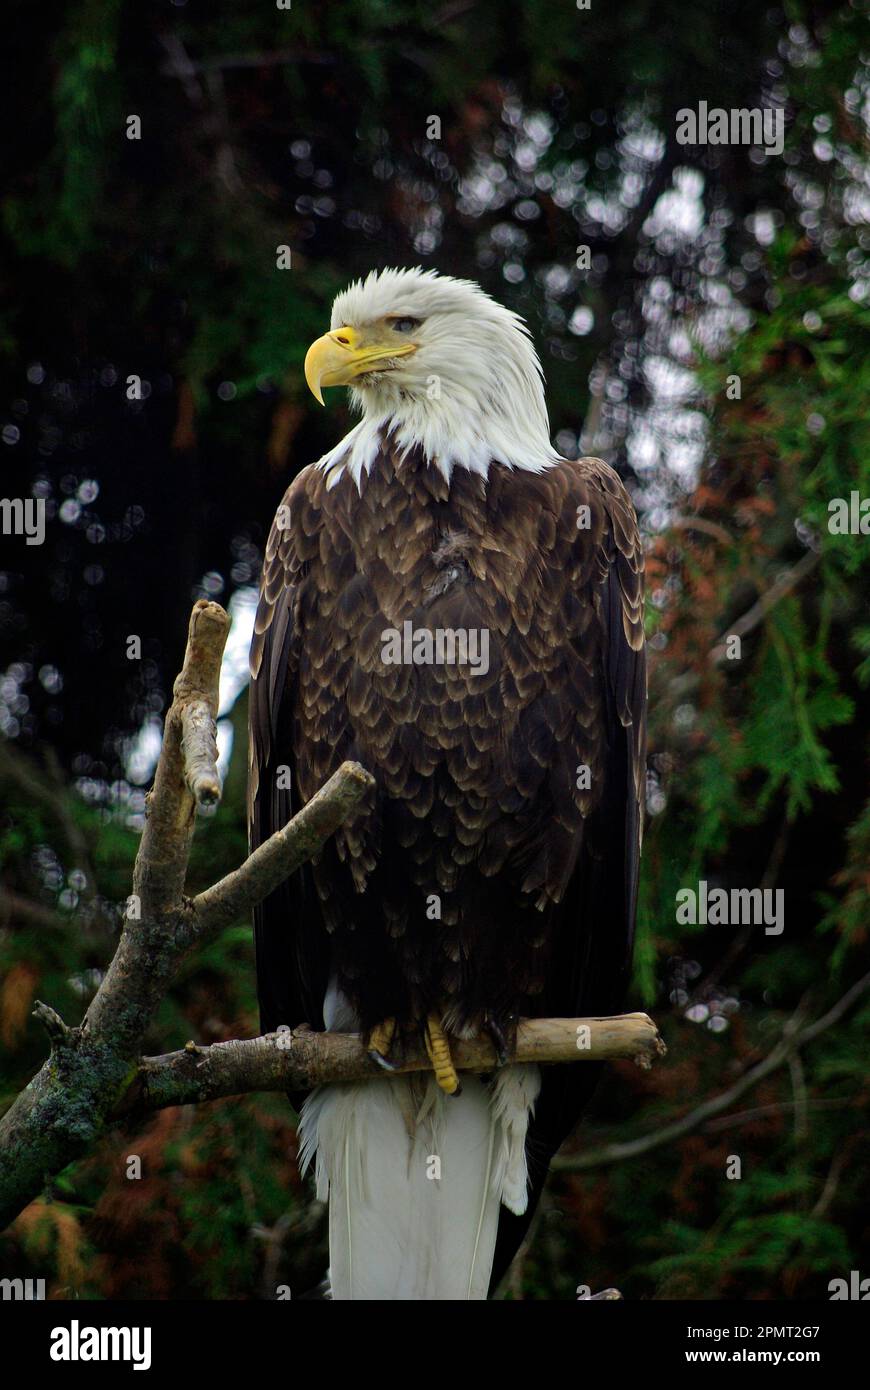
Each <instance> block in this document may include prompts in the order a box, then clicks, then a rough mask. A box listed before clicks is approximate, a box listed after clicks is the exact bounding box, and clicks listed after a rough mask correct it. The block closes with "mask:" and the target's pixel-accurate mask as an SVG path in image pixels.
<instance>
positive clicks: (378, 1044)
mask: <svg viewBox="0 0 870 1390" xmlns="http://www.w3.org/2000/svg"><path fill="white" fill-rule="evenodd" d="M395 1037H396V1020H395V1019H394V1018H385V1019H384V1021H383V1023H376V1024H375V1026H374V1028H373V1029H372V1031H371V1033H370V1034H369V1045H368V1054H369V1056H370V1057H371V1059H372V1061H373V1062H377V1064H378V1066H379V1067H383V1069H384V1071H395V1070H396V1066H397V1064H396V1063H395V1062H391V1061H390V1049H391V1048H392V1046H393V1043H394V1041H395Z"/></svg>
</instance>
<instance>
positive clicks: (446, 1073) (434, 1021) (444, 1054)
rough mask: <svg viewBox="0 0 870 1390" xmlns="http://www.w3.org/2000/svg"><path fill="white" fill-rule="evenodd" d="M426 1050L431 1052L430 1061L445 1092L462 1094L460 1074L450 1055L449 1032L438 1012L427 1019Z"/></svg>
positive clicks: (456, 1094) (455, 1094)
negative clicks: (445, 1029)
mask: <svg viewBox="0 0 870 1390" xmlns="http://www.w3.org/2000/svg"><path fill="white" fill-rule="evenodd" d="M426 1051H427V1053H428V1054H429V1061H430V1062H431V1063H432V1070H433V1071H434V1073H435V1080H436V1081H437V1082H438V1085H439V1086H440V1087H441V1090H442V1091H443V1092H444V1094H445V1095H448V1096H460V1095H462V1087H461V1086H460V1084H459V1074H458V1072H457V1070H456V1068H455V1066H454V1065H453V1058H452V1057H451V1055H450V1043H449V1042H448V1041H447V1034H446V1033H445V1032H444V1029H443V1028H442V1027H441V1023H440V1020H439V1018H438V1015H437V1014H430V1015H429V1017H428V1019H427V1020H426Z"/></svg>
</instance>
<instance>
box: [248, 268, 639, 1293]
mask: <svg viewBox="0 0 870 1390" xmlns="http://www.w3.org/2000/svg"><path fill="white" fill-rule="evenodd" d="M305 376H306V380H307V382H308V385H309V387H310V388H311V390H312V391H313V393H314V395H315V396H316V397H317V399H318V400H319V401H320V402H321V403H322V401H323V396H322V392H323V389H324V388H325V387H330V386H348V387H350V396H351V400H352V403H353V405H354V406H355V407H356V409H357V410H358V411H359V412H360V414H361V419H360V420H359V422H358V423H357V424H356V425H355V427H354V428H353V429H351V431H350V433H349V434H347V435H346V436H345V438H344V439H342V440H341V442H340V443H339V444H337V445H336V446H335V447H334V448H333V449H331V450H330V451H329V453H327V454H325V455H324V457H323V458H321V459H320V460H319V461H318V462H317V463H314V464H312V465H310V466H309V467H307V468H305V469H303V471H302V472H301V473H300V474H299V475H298V476H297V477H296V478H295V479H294V481H293V482H292V483H291V485H290V487H289V488H288V489H287V492H286V493H285V495H284V499H283V501H282V503H281V506H280V507H279V509H278V513H277V516H276V518H275V521H274V524H273V526H272V529H271V532H270V534H269V539H268V543H267V546H266V555H265V562H264V567H263V576H262V587H261V592H260V600H259V607H258V609H257V615H256V623H255V633H254V638H253V643H252V648H251V677H252V684H251V695H250V753H251V765H250V783H249V827H250V840H251V846H252V848H255V847H256V846H257V845H259V844H261V843H262V842H263V841H264V840H265V839H267V838H268V836H269V835H270V834H272V833H273V832H274V831H275V830H277V829H279V828H280V827H281V826H283V825H284V824H285V823H286V822H287V821H288V820H289V818H290V817H291V816H293V815H294V814H296V812H298V810H299V809H300V808H301V807H302V806H304V805H305V803H306V802H307V801H308V800H309V799H310V798H311V797H312V796H313V794H314V793H315V792H316V791H317V790H318V788H319V787H320V786H322V784H323V783H324V782H325V781H326V780H327V778H328V777H329V776H330V774H331V773H332V772H334V771H335V769H336V768H337V767H338V766H339V764H340V763H341V762H343V761H344V760H345V759H347V758H351V759H356V760H357V761H359V762H360V763H362V764H363V766H364V767H365V768H367V769H368V770H369V771H370V772H371V773H372V774H373V776H374V778H375V782H376V786H375V789H374V791H373V792H372V793H371V795H370V797H369V799H368V801H366V802H364V803H363V804H361V805H360V807H359V809H358V811H357V812H356V813H355V814H354V815H353V817H352V819H351V820H350V821H349V822H348V823H347V824H345V825H344V826H343V828H342V829H341V830H340V831H339V832H338V833H337V834H336V835H335V836H334V838H333V839H332V840H331V841H330V842H329V843H328V844H327V845H326V846H325V848H324V849H323V850H322V851H321V852H320V854H319V855H318V856H317V858H316V859H315V860H314V861H312V863H310V864H309V865H307V866H306V867H305V868H304V869H303V870H302V872H301V873H300V874H299V875H298V876H297V877H296V878H294V879H293V881H292V882H291V883H290V884H289V885H287V886H285V887H284V888H282V889H281V890H279V891H278V892H276V893H274V894H273V895H272V897H271V898H269V899H268V900H267V901H266V902H265V903H264V905H263V906H262V907H261V908H260V909H259V910H258V911H257V913H256V920H255V941H256V959H257V980H258V993H259V1000H260V1008H261V1017H262V1026H263V1030H264V1031H272V1030H275V1029H276V1028H278V1027H279V1026H280V1025H282V1024H283V1025H289V1026H291V1027H292V1026H295V1025H297V1024H299V1023H300V1022H302V1021H307V1022H308V1023H309V1024H310V1025H311V1026H312V1027H313V1028H315V1029H330V1030H337V1031H348V1030H350V1031H359V1032H361V1033H362V1034H363V1035H364V1036H365V1038H366V1040H367V1045H368V1047H369V1049H370V1052H371V1055H372V1056H373V1058H374V1059H375V1060H376V1061H377V1062H378V1063H379V1064H380V1065H381V1066H382V1067H383V1068H384V1076H383V1078H375V1079H373V1080H372V1081H369V1082H364V1083H359V1084H341V1085H338V1084H336V1085H329V1086H324V1087H321V1088H320V1089H319V1090H316V1091H314V1092H312V1093H311V1094H309V1095H308V1096H307V1097H305V1098H301V1097H298V1098H295V1100H296V1103H297V1104H298V1105H301V1120H300V1136H301V1154H302V1158H303V1162H304V1163H305V1164H308V1163H313V1165H314V1168H315V1172H316V1186H317V1195H318V1197H320V1198H321V1199H322V1200H328V1201H329V1241H330V1280H331V1294H332V1297H333V1298H336V1299H434V1300H438V1299H484V1298H486V1297H487V1296H488V1293H489V1292H490V1291H492V1290H494V1289H495V1287H496V1285H497V1284H498V1281H499V1280H500V1278H501V1277H502V1275H503V1274H504V1272H505V1270H506V1269H507V1266H508V1265H509V1263H510V1261H511V1259H512V1258H513V1255H514V1254H515V1252H516V1250H517V1248H518V1246H519V1244H520V1242H521V1240H522V1239H523V1236H524V1234H525V1232H526V1230H527V1227H528V1224H529V1221H530V1219H531V1216H532V1213H533V1211H534V1209H535V1206H536V1203H537V1201H538V1198H539V1197H540V1194H541V1189H542V1187H543V1183H544V1180H545V1178H546V1174H547V1169H548V1165H549V1163H550V1160H551V1158H552V1156H553V1154H554V1153H555V1152H556V1150H557V1149H558V1148H559V1146H560V1144H561V1143H562V1141H563V1140H564V1139H565V1138H566V1136H567V1135H568V1133H569V1132H570V1130H571V1129H572V1127H573V1125H574V1123H575V1120H576V1119H577V1117H578V1115H579V1114H580V1112H581V1111H582V1109H583V1107H584V1105H585V1103H586V1102H587V1101H588V1099H589V1097H590V1095H591V1092H592V1090H593V1089H594V1086H595V1083H596V1080H597V1073H598V1070H599V1068H598V1066H597V1065H596V1064H594V1063H585V1064H579V1065H574V1066H561V1067H558V1066H553V1067H549V1068H546V1067H545V1068H542V1069H539V1068H538V1067H535V1066H528V1065H504V1063H506V1061H507V1058H508V1057H509V1053H510V1044H511V1038H512V1032H513V1030H514V1026H515V1022H516V1019H517V1018H518V1017H521V1016H536V1017H547V1016H563V1017H571V1016H577V1015H589V1014H607V1013H613V1012H616V1011H617V1010H618V1009H619V1008H620V1007H621V1006H622V1000H623V993H624V989H625V986H626V980H627V972H628V970H629V966H630V957H631V944H632V936H633V929H634V918H635V898H636V888H637V874H638V858H639V853H640V841H641V804H642V795H643V791H644V778H645V751H644V743H645V703H646V674H645V656H644V637H643V621H642V602H643V555H642V550H641V544H640V539H639V535H638V528H637V521H636V517H635V514H634V509H633V507H632V504H631V501H630V499H629V497H628V495H627V493H626V491H625V489H624V487H623V485H622V483H621V482H620V480H619V478H618V476H617V474H616V473H615V472H614V471H613V470H612V469H611V468H609V467H608V466H607V464H605V463H603V462H602V461H601V460H600V459H593V458H582V459H578V460H574V461H569V460H566V459H562V458H560V457H559V455H558V454H557V453H556V452H555V451H554V449H553V448H552V447H551V444H550V439H549V423H548V417H547V410H546V404H545V399H544V389H543V383H542V375H541V369H540V364H539V362H538V359H537V357H536V354H535V351H534V348H533V346H532V343H531V340H530V337H529V334H528V331H527V329H526V327H525V325H524V323H523V321H522V319H520V318H519V317H518V316H517V315H516V314H514V313H512V312H510V311H509V310H508V309H506V308H504V307H503V306H502V305H500V304H498V303H497V302H495V301H494V300H493V299H491V298H490V297H489V296H488V295H486V294H485V293H484V292H483V291H482V290H481V289H480V288H479V287H478V286H477V285H475V284H473V283H471V282H469V281H464V280H456V279H452V278H448V277H446V276H442V275H437V274H435V273H434V272H432V271H425V272H424V271H422V270H419V269H416V270H384V271H382V272H380V273H374V274H372V275H370V276H369V277H368V278H367V279H366V280H365V281H364V282H357V283H355V284H353V285H351V286H350V287H349V288H348V289H347V290H345V291H344V292H343V293H341V294H340V295H339V296H338V297H337V299H336V300H335V303H334V305H333V309H332V326H331V328H330V331H329V332H328V333H326V334H325V335H324V336H323V337H322V338H319V339H318V340H317V341H316V342H315V343H314V344H313V345H312V347H311V348H310V350H309V352H308V355H307V357H306V360H305ZM482 1030H483V1031H485V1032H486V1033H487V1034H488V1035H489V1036H490V1037H491V1038H492V1040H493V1042H494V1044H495V1047H496V1052H497V1055H498V1057H499V1059H500V1062H501V1063H502V1065H500V1066H499V1067H498V1068H497V1069H495V1070H494V1072H493V1074H492V1076H490V1077H483V1078H477V1077H472V1076H465V1077H463V1079H462V1085H461V1086H460V1084H459V1077H458V1076H457V1074H456V1071H455V1069H454V1067H453V1061H452V1057H451V1052H450V1044H451V1039H452V1038H465V1037H469V1036H474V1035H477V1034H479V1033H480V1032H481V1031H482ZM412 1043H413V1044H420V1045H422V1044H425V1046H426V1048H427V1050H428V1054H429V1057H430V1058H431V1061H432V1072H431V1073H418V1074H417V1075H416V1076H414V1077H409V1076H403V1077H398V1076H390V1075H389V1072H390V1070H391V1069H393V1068H395V1066H396V1063H397V1061H398V1060H399V1059H400V1058H401V1056H402V1055H403V1051H404V1050H405V1049H406V1048H407V1047H408V1046H409V1045H410V1044H412Z"/></svg>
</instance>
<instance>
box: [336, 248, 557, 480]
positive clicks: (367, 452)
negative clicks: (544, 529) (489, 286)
mask: <svg viewBox="0 0 870 1390" xmlns="http://www.w3.org/2000/svg"><path fill="white" fill-rule="evenodd" d="M388 315H389V316H390V317H394V316H407V317H409V318H413V319H418V320H420V325H419V327H418V328H415V330H414V335H413V337H414V342H415V343H416V344H417V351H416V352H414V353H413V354H412V355H410V356H408V357H404V358H400V359H397V361H396V365H395V366H394V367H393V368H392V369H391V370H389V371H384V372H372V373H369V374H368V375H366V376H365V377H361V378H360V379H359V380H358V381H357V382H356V383H355V385H354V386H352V387H351V388H350V394H351V400H352V402H353V404H354V406H355V407H356V408H357V409H358V410H360V411H361V412H362V416H363V418H362V420H361V421H360V422H359V424H358V425H356V426H355V427H354V428H353V429H352V430H351V431H350V433H349V434H348V435H346V436H345V438H344V439H343V440H342V441H341V443H340V444H338V445H336V447H335V448H334V449H331V450H330V451H329V453H328V454H325V455H324V456H323V458H322V459H320V460H319V461H318V467H320V468H324V469H327V470H329V471H330V472H331V473H332V476H331V478H330V486H332V485H333V484H334V483H336V482H338V480H339V478H340V477H341V475H342V473H343V472H344V470H345V469H347V470H348V471H349V472H350V474H351V476H352V477H353V478H354V480H355V482H356V484H357V487H360V488H361V486H362V479H363V476H364V475H365V474H366V473H367V472H368V470H369V468H370V467H371V465H372V462H373V460H374V457H375V454H376V452H377V448H378V439H379V436H380V434H381V433H382V432H383V431H385V430H386V429H392V431H393V432H394V435H395V437H396V439H397V442H398V444H399V446H400V448H402V449H411V448H413V447H414V446H415V445H419V446H421V447H422V448H423V450H424V452H425V454H426V455H427V457H428V459H429V461H430V463H431V464H432V465H433V466H434V467H436V468H438V469H439V471H440V472H441V473H442V474H443V475H444V477H445V478H446V479H447V480H448V481H449V479H450V475H451V473H452V471H453V469H454V468H467V469H469V470H470V471H471V472H473V473H480V474H482V475H483V476H484V477H485V476H486V473H487V470H488V468H489V465H490V463H491V462H492V460H493V459H495V460H496V461H497V462H499V463H502V464H505V465H506V466H507V467H508V468H518V469H526V470H528V471H530V472H533V473H542V472H543V471H544V470H545V469H547V468H550V467H552V466H553V464H555V463H556V462H557V461H558V458H559V455H558V454H557V453H556V451H555V450H554V449H553V448H552V446H551V444H550V427H549V420H548V417H547V407H546V403H545V400H544V386H543V380H542V375H541V366H540V363H539V361H538V358H537V354H536V352H535V349H534V347H533V346H532V342H531V339H530V337H529V333H528V329H527V328H526V325H525V323H524V322H523V320H522V319H521V318H520V317H519V315H517V314H515V313H512V312H511V310H510V309H505V308H504V306H503V305H501V304H498V303H497V302H496V301H495V300H494V299H491V298H490V297H489V295H488V294H485V293H484V291H483V290H482V289H481V288H480V286H479V285H476V284H474V283H473V281H471V280H454V279H452V278H451V277H450V276H446V275H438V274H436V272H435V271H434V270H421V269H419V268H418V269H415V270H382V271H380V272H377V271H374V272H372V274H371V275H369V276H368V278H367V279H366V280H365V281H356V282H355V283H354V284H352V285H350V286H349V287H348V288H347V289H346V290H343V291H342V293H341V294H340V295H338V297H337V298H336V300H335V303H334V304H333V306H332V323H331V328H332V329H333V330H334V329H337V328H342V327H354V328H362V327H364V326H366V325H370V324H372V323H373V322H376V321H377V320H379V319H383V318H385V317H386V316H388Z"/></svg>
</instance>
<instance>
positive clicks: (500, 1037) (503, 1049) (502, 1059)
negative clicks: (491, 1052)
mask: <svg viewBox="0 0 870 1390" xmlns="http://www.w3.org/2000/svg"><path fill="white" fill-rule="evenodd" d="M483 1027H484V1032H486V1034H487V1035H488V1037H489V1040H490V1042H491V1043H492V1045H493V1047H494V1048H495V1055H496V1059H497V1061H498V1064H499V1066H500V1067H506V1066H508V1064H509V1063H510V1059H511V1049H510V1044H509V1043H508V1040H507V1035H506V1034H505V1031H504V1029H503V1028H502V1026H501V1024H500V1023H499V1022H498V1021H497V1020H496V1019H495V1018H494V1017H493V1016H492V1014H487V1015H486V1017H485V1018H484V1020H483Z"/></svg>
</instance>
